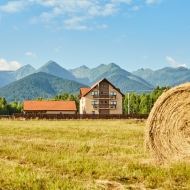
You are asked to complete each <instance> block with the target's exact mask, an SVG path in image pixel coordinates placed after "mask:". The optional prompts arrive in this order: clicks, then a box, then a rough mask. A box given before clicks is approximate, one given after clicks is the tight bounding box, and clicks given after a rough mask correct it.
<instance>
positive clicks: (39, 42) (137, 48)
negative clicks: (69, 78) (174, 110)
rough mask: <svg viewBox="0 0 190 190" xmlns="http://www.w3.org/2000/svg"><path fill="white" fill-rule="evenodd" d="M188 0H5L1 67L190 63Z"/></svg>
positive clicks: (0, 15)
mask: <svg viewBox="0 0 190 190" xmlns="http://www.w3.org/2000/svg"><path fill="white" fill-rule="evenodd" d="M189 10H190V1H189V0H183V1H182V0H14V1H8V0H1V1H0V70H15V69H17V68H19V67H21V66H24V65H26V64H30V65H31V66H33V67H34V68H36V69H38V68H39V67H41V66H42V65H43V64H45V63H46V62H48V61H49V60H53V61H55V62H57V63H58V64H60V65H61V66H62V67H63V68H65V69H74V68H77V67H80V66H82V65H85V66H87V67H89V68H94V67H97V66H98V65H100V64H109V63H115V64H117V65H119V66H120V67H121V68H123V69H125V70H127V71H130V72H131V71H135V70H137V69H140V68H150V69H152V70H158V69H161V68H163V67H178V66H184V67H187V68H189V67H190V11H189Z"/></svg>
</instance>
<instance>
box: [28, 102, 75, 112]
mask: <svg viewBox="0 0 190 190" xmlns="http://www.w3.org/2000/svg"><path fill="white" fill-rule="evenodd" d="M76 111H77V108H76V103H75V101H50V100H25V101H24V113H46V114H76Z"/></svg>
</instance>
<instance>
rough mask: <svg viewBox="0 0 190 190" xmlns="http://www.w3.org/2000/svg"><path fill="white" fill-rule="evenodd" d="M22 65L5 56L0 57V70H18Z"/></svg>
mask: <svg viewBox="0 0 190 190" xmlns="http://www.w3.org/2000/svg"><path fill="white" fill-rule="evenodd" d="M21 66H22V65H21V64H20V63H19V62H18V61H10V62H9V61H7V60H5V59H3V58H1V59H0V70H7V71H8V70H17V69H19V68H20V67H21Z"/></svg>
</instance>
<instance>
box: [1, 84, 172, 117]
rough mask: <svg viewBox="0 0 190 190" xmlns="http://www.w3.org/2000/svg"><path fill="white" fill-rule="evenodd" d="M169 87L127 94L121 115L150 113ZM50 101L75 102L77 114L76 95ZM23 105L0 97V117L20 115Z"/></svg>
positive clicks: (67, 95) (63, 95)
mask: <svg viewBox="0 0 190 190" xmlns="http://www.w3.org/2000/svg"><path fill="white" fill-rule="evenodd" d="M168 89H169V87H159V86H157V87H156V88H155V89H154V90H153V91H152V92H151V93H149V94H148V93H142V94H138V93H132V92H129V93H127V94H126V95H125V97H124V98H123V113H124V114H127V113H130V114H133V113H140V114H148V113H150V111H151V109H152V107H153V105H154V103H155V102H156V100H157V99H158V97H159V96H160V95H161V94H162V93H163V92H164V91H165V90H168ZM37 100H43V98H42V97H39V98H37ZM49 100H50V99H49ZM51 100H57V101H58V100H72V101H75V102H76V106H77V112H79V99H78V96H77V95H73V94H68V93H64V94H59V95H57V96H55V97H54V98H52V99H51ZM22 112H23V103H20V102H19V101H17V100H15V101H14V102H11V103H7V101H6V99H5V98H4V97H0V115H12V114H13V113H22Z"/></svg>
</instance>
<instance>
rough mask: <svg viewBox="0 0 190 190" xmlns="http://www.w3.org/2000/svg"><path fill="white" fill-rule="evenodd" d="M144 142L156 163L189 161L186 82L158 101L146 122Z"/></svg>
mask: <svg viewBox="0 0 190 190" xmlns="http://www.w3.org/2000/svg"><path fill="white" fill-rule="evenodd" d="M146 143H147V147H148V148H149V150H150V153H151V154H152V156H153V158H154V161H156V162H157V163H166V162H174V161H183V162H184V161H185V162H186V161H190V83H185V84H182V85H179V86H176V87H173V88H171V89H170V90H168V91H166V92H164V93H163V94H162V95H161V96H160V97H159V98H158V100H157V101H156V103H155V105H154V107H153V109H152V110H151V113H150V115H149V117H148V120H147V123H146Z"/></svg>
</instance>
